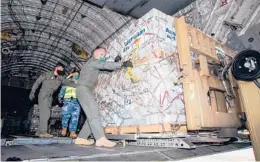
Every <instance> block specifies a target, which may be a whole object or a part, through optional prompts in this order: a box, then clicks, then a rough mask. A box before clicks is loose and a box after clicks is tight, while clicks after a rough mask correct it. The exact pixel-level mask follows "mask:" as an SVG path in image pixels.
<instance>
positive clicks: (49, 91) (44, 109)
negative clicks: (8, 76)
mask: <svg viewBox="0 0 260 162" xmlns="http://www.w3.org/2000/svg"><path fill="white" fill-rule="evenodd" d="M40 85H42V87H41V89H40V93H39V96H38V103H39V109H40V124H39V129H38V131H37V133H39V134H45V133H47V129H48V120H49V118H50V109H51V104H52V95H53V93H54V92H55V91H56V90H57V89H58V88H59V86H60V85H68V86H71V87H76V84H75V83H74V82H72V81H69V80H67V79H65V78H64V77H63V76H54V74H53V71H50V72H48V73H44V74H42V75H40V76H39V78H38V79H37V80H36V81H35V83H34V84H33V87H32V90H31V92H30V99H31V100H32V99H33V98H34V95H35V92H36V90H37V89H38V87H40Z"/></svg>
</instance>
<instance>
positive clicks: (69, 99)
mask: <svg viewBox="0 0 260 162" xmlns="http://www.w3.org/2000/svg"><path fill="white" fill-rule="evenodd" d="M69 78H70V79H71V80H72V81H74V82H75V83H76V82H77V80H78V78H79V72H77V71H73V72H72V73H71V74H70V75H69V76H68V77H67V79H69ZM59 102H60V103H62V102H63V106H62V131H61V135H62V136H66V134H67V128H68V123H69V119H70V124H69V131H70V137H71V138H76V137H77V134H76V130H77V126H78V121H79V114H80V105H79V103H78V100H77V97H76V88H73V87H70V86H63V87H62V88H61V91H60V93H59Z"/></svg>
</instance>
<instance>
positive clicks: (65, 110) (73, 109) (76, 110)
mask: <svg viewBox="0 0 260 162" xmlns="http://www.w3.org/2000/svg"><path fill="white" fill-rule="evenodd" d="M79 114H80V105H79V102H78V100H77V99H72V100H71V99H64V102H63V106H62V128H68V123H69V120H70V124H69V130H70V132H76V130H77V127H78V121H79Z"/></svg>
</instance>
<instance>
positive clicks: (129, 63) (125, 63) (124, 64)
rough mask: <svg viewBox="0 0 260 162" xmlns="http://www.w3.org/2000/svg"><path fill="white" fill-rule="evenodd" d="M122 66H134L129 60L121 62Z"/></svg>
mask: <svg viewBox="0 0 260 162" xmlns="http://www.w3.org/2000/svg"><path fill="white" fill-rule="evenodd" d="M122 66H123V67H126V68H127V67H134V66H133V63H132V62H131V61H130V60H128V61H125V62H123V64H122Z"/></svg>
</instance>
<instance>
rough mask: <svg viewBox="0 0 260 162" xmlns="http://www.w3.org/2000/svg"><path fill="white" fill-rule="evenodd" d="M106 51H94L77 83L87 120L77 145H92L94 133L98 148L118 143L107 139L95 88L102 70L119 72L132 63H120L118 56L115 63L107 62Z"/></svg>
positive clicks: (99, 48) (78, 94)
mask: <svg viewBox="0 0 260 162" xmlns="http://www.w3.org/2000/svg"><path fill="white" fill-rule="evenodd" d="M105 56H106V49H105V48H101V47H98V48H96V49H95V50H94V52H93V55H92V58H90V59H89V60H88V61H87V62H86V63H85V64H84V66H83V68H82V69H81V72H80V74H81V75H80V77H79V80H78V83H77V88H76V94H77V98H78V100H79V103H80V105H81V107H82V109H83V110H84V112H85V114H86V116H87V120H86V122H85V124H84V126H83V128H82V130H81V131H80V133H79V135H78V138H77V139H76V140H75V144H80V145H92V144H94V141H91V140H88V138H89V136H90V134H91V133H92V134H93V136H94V138H95V140H96V143H95V145H96V146H99V147H101V146H104V147H114V146H115V145H116V143H114V142H112V141H109V140H108V139H107V138H106V137H105V133H104V129H103V127H102V123H101V113H100V110H99V107H98V103H97V101H96V100H95V96H94V95H93V94H92V91H93V89H94V87H95V86H96V84H97V81H98V75H99V73H100V70H117V69H121V68H127V67H132V66H133V65H132V63H131V61H125V62H123V63H119V61H120V60H121V57H120V56H117V57H116V59H115V62H108V61H105Z"/></svg>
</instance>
